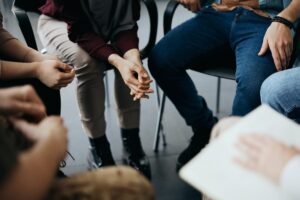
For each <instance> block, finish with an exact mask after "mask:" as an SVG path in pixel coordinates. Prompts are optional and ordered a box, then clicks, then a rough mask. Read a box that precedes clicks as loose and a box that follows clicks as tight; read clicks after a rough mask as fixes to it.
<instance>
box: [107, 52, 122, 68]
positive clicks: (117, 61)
mask: <svg viewBox="0 0 300 200" xmlns="http://www.w3.org/2000/svg"><path fill="white" fill-rule="evenodd" d="M123 61H124V59H123V58H122V57H121V56H119V55H118V54H111V55H110V56H109V57H108V63H109V64H111V65H112V66H114V67H116V68H117V69H118V70H120V68H122V66H123Z"/></svg>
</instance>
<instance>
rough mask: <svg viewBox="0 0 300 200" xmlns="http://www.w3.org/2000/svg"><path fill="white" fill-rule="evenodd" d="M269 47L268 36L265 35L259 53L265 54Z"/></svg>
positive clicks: (260, 54)
mask: <svg viewBox="0 0 300 200" xmlns="http://www.w3.org/2000/svg"><path fill="white" fill-rule="evenodd" d="M268 49H269V43H268V40H267V38H266V37H264V40H263V43H262V45H261V49H260V51H259V53H258V55H259V56H263V55H264V54H265V53H266V52H267V50H268Z"/></svg>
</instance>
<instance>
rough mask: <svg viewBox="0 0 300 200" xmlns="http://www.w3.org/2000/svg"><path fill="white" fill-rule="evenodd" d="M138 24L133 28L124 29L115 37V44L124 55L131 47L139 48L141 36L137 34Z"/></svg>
mask: <svg viewBox="0 0 300 200" xmlns="http://www.w3.org/2000/svg"><path fill="white" fill-rule="evenodd" d="M137 29H138V28H137V26H135V27H134V28H133V29H131V30H127V31H122V32H120V33H118V34H117V36H116V37H115V45H116V47H117V48H118V50H119V51H120V53H121V54H122V55H124V54H125V53H126V52H127V51H128V50H130V49H138V48H139V38H138V36H137Z"/></svg>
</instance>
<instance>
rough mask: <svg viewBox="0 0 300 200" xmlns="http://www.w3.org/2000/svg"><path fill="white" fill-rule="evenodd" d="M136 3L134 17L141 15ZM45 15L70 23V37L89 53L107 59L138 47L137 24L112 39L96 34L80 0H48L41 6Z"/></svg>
mask: <svg viewBox="0 0 300 200" xmlns="http://www.w3.org/2000/svg"><path fill="white" fill-rule="evenodd" d="M135 2H136V3H135V4H134V8H133V11H134V13H133V14H134V18H135V20H136V21H137V20H138V19H139V17H140V4H139V0H136V1H135ZM40 11H41V12H42V13H43V14H44V15H48V16H50V17H54V18H56V19H58V20H62V21H65V22H66V23H67V24H68V32H69V38H70V40H71V41H73V42H75V43H77V44H78V45H79V46H80V47H81V48H83V49H84V50H85V51H86V52H87V53H88V54H89V55H91V56H92V57H95V58H97V59H101V60H103V61H107V60H108V57H109V56H110V55H111V54H114V53H116V54H120V55H121V56H123V54H124V53H126V52H127V51H128V50H130V49H134V48H136V49H137V48H138V43H139V39H138V36H137V30H138V27H137V25H136V26H135V27H134V28H132V29H130V30H126V31H122V32H120V33H118V34H117V35H116V36H115V38H113V40H112V41H110V42H111V43H112V44H108V41H107V40H106V39H105V38H103V37H101V35H99V34H96V33H95V32H94V30H93V28H92V25H91V24H90V23H89V19H88V18H87V17H86V15H85V13H84V11H83V9H82V7H81V4H80V1H79V0H47V2H46V4H45V5H44V6H42V7H41V8H40Z"/></svg>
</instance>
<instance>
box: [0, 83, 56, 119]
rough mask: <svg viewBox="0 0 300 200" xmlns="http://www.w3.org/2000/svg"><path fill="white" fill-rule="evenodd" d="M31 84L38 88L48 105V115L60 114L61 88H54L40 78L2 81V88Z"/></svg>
mask: <svg viewBox="0 0 300 200" xmlns="http://www.w3.org/2000/svg"><path fill="white" fill-rule="evenodd" d="M22 85H31V86H32V87H34V89H35V90H36V92H37V94H38V95H39V97H40V98H41V99H42V101H43V103H44V104H45V106H46V109H47V114H48V115H60V109H61V101H60V92H59V90H54V89H51V88H49V87H47V86H46V85H44V84H43V83H42V82H40V81H39V80H38V79H19V80H10V81H3V80H1V81H0V88H7V87H13V86H22Z"/></svg>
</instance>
